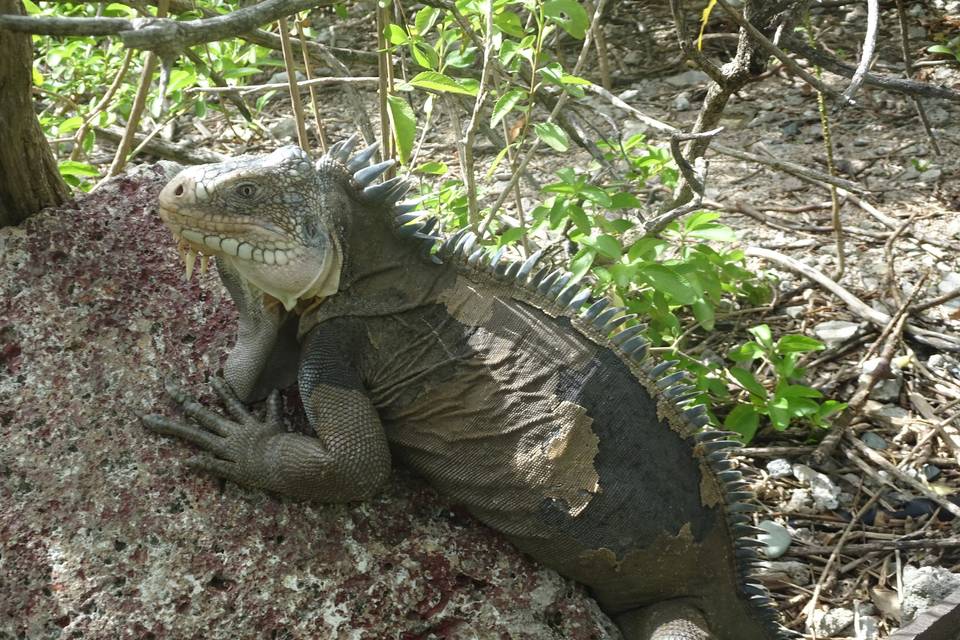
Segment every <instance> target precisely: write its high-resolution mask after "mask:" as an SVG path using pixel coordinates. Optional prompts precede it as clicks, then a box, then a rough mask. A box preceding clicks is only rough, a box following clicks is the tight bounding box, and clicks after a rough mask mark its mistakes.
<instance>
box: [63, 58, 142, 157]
mask: <svg viewBox="0 0 960 640" xmlns="http://www.w3.org/2000/svg"><path fill="white" fill-rule="evenodd" d="M132 57H133V49H127V52H126V53H124V54H123V62H121V63H120V70H119V71H118V72H117V75H116V76H114V78H113V82H112V83H111V84H110V87H109V88H108V89H107V92H106V93H105V94H103V97H102V98H100V101H99V102H97V104H96V105H94V107H93V109H91V110H90V114H89V115H88V116H87V118H86V120H84V121H83V124H82V125H80V128H79V129H77V132H76V133H75V134H74V135H73V151H71V152H70V159H71V160H79V159H80V154H81V153H83V138H84V137H85V136H86V135H87V131H89V130H90V125H92V124H93V122H94V120H97V119H98V118H99V116H100V112H101V111H103V110H104V108H105V107H106V106H107V104H108V103H109V102H110V100H112V99H113V95H114V94H115V93H116V92H117V89H119V88H120V85H121V84H122V83H123V79H124V78H125V77H126V75H127V69H129V68H130V59H131V58H132Z"/></svg>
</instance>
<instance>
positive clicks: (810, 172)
mask: <svg viewBox="0 0 960 640" xmlns="http://www.w3.org/2000/svg"><path fill="white" fill-rule="evenodd" d="M584 88H586V89H587V90H589V91H591V92H592V93H595V94H596V95H598V96H601V97H602V98H604V99H606V100H607V101H609V102H610V104H612V105H613V106H615V107H618V108H620V109H623V110H624V111H628V112H629V113H630V114H632V115H633V116H634V117H635V118H636V119H637V120H640V121H641V122H643V123H644V124H646V125H647V126H649V127H650V128H652V129H656V130H657V131H660V132H662V133H669V134H671V135H673V134H675V133H678V132H679V131H680V130H679V129H677V128H676V127H674V126H673V125H670V124H667V123H666V122H663V121H662V120H658V119H656V118H654V117H653V116H650V115H647V114H646V113H644V112H642V111H640V110H639V109H637V108H636V107H634V106H632V105H629V104H627V103H626V102H624V101H623V100H621V99H620V98H618V97H617V96H615V95H613V94H612V93H610V92H609V91H607V90H606V89H604V88H603V87H601V86H599V85H596V84H592V83H591V84H589V85H585V86H584ZM710 148H711V149H712V150H714V151H716V152H717V153H719V154H720V155H724V156H730V157H732V158H737V159H738V160H746V161H747V162H756V163H757V164H761V165H763V166H766V167H770V168H772V169H776V170H778V171H783V172H785V173H789V174H792V175H795V176H797V177H799V178H804V179H807V180H810V181H813V182H822V183H825V184H834V185H836V186H838V187H840V188H841V189H845V191H844V192H841V195H842V194H844V193H849V192H852V191H854V192H857V193H867V192H868V191H869V189H866V188H865V187H862V186H861V185H859V184H857V183H856V182H852V181H850V180H845V179H843V178H836V177H833V176H830V175H829V174H826V173H823V172H821V171H817V170H816V169H810V168H808V167H804V166H802V165H799V164H796V163H793V162H788V161H786V160H781V159H777V158H770V157H767V156H760V155H757V154H755V153H749V152H747V151H742V150H740V149H734V148H733V147H727V146H725V145H722V144H719V143H717V142H714V143H712V144H711V145H710Z"/></svg>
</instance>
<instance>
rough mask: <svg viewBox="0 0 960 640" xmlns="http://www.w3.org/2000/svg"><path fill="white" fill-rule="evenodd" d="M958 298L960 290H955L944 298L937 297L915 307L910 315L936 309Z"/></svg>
mask: <svg viewBox="0 0 960 640" xmlns="http://www.w3.org/2000/svg"><path fill="white" fill-rule="evenodd" d="M956 298H960V288H957V289H954V290H953V291H948V292H946V293H945V294H943V295H942V296H937V297H936V298H934V299H932V300H927V301H926V302H921V303H920V304H917V305H914V306H913V307H911V309H910V313H920V312H921V311H926V310H927V309H929V308H931V307H936V306H939V305H941V304H943V303H944V302H950V301H951V300H954V299H956Z"/></svg>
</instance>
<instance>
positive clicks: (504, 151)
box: [485, 144, 510, 180]
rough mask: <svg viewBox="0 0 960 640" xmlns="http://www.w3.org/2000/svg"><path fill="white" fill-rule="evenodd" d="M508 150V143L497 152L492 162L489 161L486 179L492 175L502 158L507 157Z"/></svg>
mask: <svg viewBox="0 0 960 640" xmlns="http://www.w3.org/2000/svg"><path fill="white" fill-rule="evenodd" d="M509 150H510V145H509V144H508V145H507V146H505V147H504V148H503V149H500V152H499V153H498V154H497V157H496V158H494V159H493V162H492V163H490V168H489V169H487V173H486V176H485V177H486V179H487V180H489V179H490V176H492V175H493V172H494V171H496V170H497V167H498V166H499V165H500V163H501V162H503V159H504V158H505V157H507V152H508V151H509Z"/></svg>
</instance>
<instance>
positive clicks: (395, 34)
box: [384, 23, 410, 44]
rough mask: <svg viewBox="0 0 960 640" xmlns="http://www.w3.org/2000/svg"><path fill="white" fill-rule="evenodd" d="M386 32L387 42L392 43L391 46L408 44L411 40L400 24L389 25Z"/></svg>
mask: <svg viewBox="0 0 960 640" xmlns="http://www.w3.org/2000/svg"><path fill="white" fill-rule="evenodd" d="M385 31H386V33H385V34H384V35H386V36H387V40H388V41H389V42H390V44H407V41H408V40H410V38H409V37H408V36H407V32H406V31H404V30H403V27H401V26H400V25H398V24H393V23H390V24H388V25H387V27H386V29H385Z"/></svg>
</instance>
